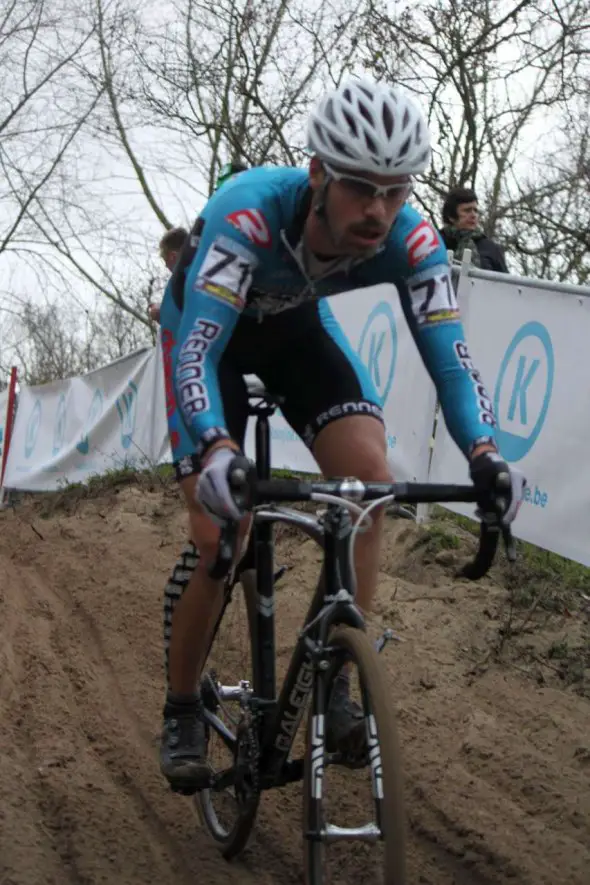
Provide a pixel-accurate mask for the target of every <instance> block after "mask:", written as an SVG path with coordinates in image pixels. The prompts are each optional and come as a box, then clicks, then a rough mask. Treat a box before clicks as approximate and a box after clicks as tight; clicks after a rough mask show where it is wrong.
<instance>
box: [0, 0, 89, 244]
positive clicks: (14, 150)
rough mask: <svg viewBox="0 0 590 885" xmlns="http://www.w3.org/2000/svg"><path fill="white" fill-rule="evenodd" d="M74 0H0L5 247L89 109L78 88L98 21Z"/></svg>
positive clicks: (0, 179) (0, 228)
mask: <svg viewBox="0 0 590 885" xmlns="http://www.w3.org/2000/svg"><path fill="white" fill-rule="evenodd" d="M81 13H82V10H81V9H80V5H79V4H78V7H77V9H76V7H74V4H73V3H72V2H68V0H51V2H48V0H20V2H18V3H17V2H15V0H0V59H1V63H2V72H3V85H2V91H1V93H0V170H1V174H0V209H1V211H0V217H1V221H0V255H1V254H2V252H4V251H5V250H7V249H8V248H18V246H19V237H20V238H21V240H20V242H21V243H22V242H23V241H24V240H25V239H26V230H23V228H26V224H27V220H28V214H29V211H30V209H31V207H32V205H33V203H34V201H35V200H36V199H39V198H40V197H41V196H43V198H47V194H48V186H49V184H50V182H51V180H52V178H53V176H54V175H55V173H56V170H57V169H58V168H59V166H60V164H61V163H62V162H63V160H64V157H65V155H66V153H67V151H68V149H69V147H70V146H71V144H72V142H73V140H74V139H75V138H76V137H77V135H78V133H79V131H80V128H81V126H82V125H83V123H84V121H85V120H86V119H87V117H88V114H89V113H91V111H92V109H93V107H94V106H95V103H96V97H95V96H93V95H91V96H87V95H84V94H81V93H80V92H79V91H77V90H75V89H74V88H73V79H74V78H75V76H76V68H77V65H79V64H81V63H83V61H84V58H85V56H86V54H87V52H88V51H89V41H90V38H91V34H92V25H91V24H90V23H89V22H88V20H85V18H84V16H83V15H82V14H81Z"/></svg>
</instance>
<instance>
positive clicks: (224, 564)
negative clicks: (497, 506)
mask: <svg viewBox="0 0 590 885" xmlns="http://www.w3.org/2000/svg"><path fill="white" fill-rule="evenodd" d="M229 484H230V486H231V488H232V489H233V490H234V492H235V494H236V497H237V498H238V497H239V499H240V503H241V504H242V505H243V506H244V510H252V509H253V508H254V507H256V506H258V505H260V504H273V503H297V502H302V501H313V500H314V499H315V498H316V496H317V495H333V496H335V497H337V498H342V500H343V501H347V500H348V501H354V502H355V503H356V504H360V503H363V502H364V503H368V502H370V501H376V500H378V499H379V498H384V497H385V496H389V495H392V496H394V497H395V500H396V502H397V503H398V504H443V503H446V504H448V503H459V502H461V503H465V504H469V503H476V502H477V491H476V489H475V487H474V486H473V485H448V484H444V483H420V482H394V483H386V482H367V483H363V482H361V481H360V480H358V479H354V478H349V479H332V480H321V481H318V482H312V481H309V480H299V479H270V480H261V479H258V477H257V476H256V471H255V468H254V465H252V463H251V462H250V461H248V460H247V459H246V458H244V457H243V456H241V455H238V456H236V458H235V459H234V462H233V464H232V466H231V467H230V476H229ZM500 536H502V540H503V542H504V545H505V548H506V555H507V557H508V560H509V561H510V562H514V560H515V559H516V550H515V546H514V539H513V537H512V532H511V531H510V527H509V526H502V525H501V524H500V522H499V520H498V519H494V518H493V515H492V518H491V519H490V516H489V515H487V516H486V517H482V520H481V523H480V536H479V546H478V549H477V552H476V554H475V557H474V558H473V560H471V562H468V563H467V564H466V565H465V566H463V568H462V569H461V572H460V574H461V576H463V577H465V578H468V579H469V580H470V581H477V580H479V578H482V577H483V576H484V575H485V574H486V573H487V572H488V570H489V569H490V567H491V565H492V563H493V561H494V557H495V555H496V551H497V548H498V543H499V540H500ZM237 537H238V525H237V523H235V522H228V523H226V524H225V525H224V526H223V527H222V529H221V536H220V540H219V548H218V555H217V558H216V560H215V562H214V564H213V565H212V566H211V567H210V569H209V574H210V575H211V577H212V578H215V579H221V578H223V577H225V575H227V573H228V572H229V569H230V568H231V564H232V562H233V559H234V555H235V548H236V543H237Z"/></svg>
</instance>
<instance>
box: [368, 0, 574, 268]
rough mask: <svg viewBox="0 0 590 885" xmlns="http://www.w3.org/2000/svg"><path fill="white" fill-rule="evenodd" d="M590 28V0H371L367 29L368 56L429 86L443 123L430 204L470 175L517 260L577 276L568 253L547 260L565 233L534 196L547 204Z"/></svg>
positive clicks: (428, 181) (386, 72) (434, 112)
mask: <svg viewBox="0 0 590 885" xmlns="http://www.w3.org/2000/svg"><path fill="white" fill-rule="evenodd" d="M589 34H590V3H588V0H520V2H516V3H513V4H507V3H505V2H503V0H435V2H433V3H423V4H418V5H417V6H412V8H411V9H406V10H405V11H404V12H403V13H402V14H400V15H399V16H398V17H392V16H391V15H390V14H389V10H388V6H387V4H386V3H380V2H375V3H373V4H372V10H371V14H370V16H369V17H368V19H367V21H366V22H365V28H364V30H363V42H364V45H365V46H366V53H367V54H366V61H367V63H368V64H369V65H370V66H371V67H372V68H373V69H374V70H375V71H376V73H377V74H378V75H381V76H387V77H389V78H392V79H396V80H398V81H401V82H402V83H404V84H405V85H406V86H407V87H409V88H410V89H412V90H413V91H414V92H416V93H417V94H418V95H419V96H420V97H421V99H422V102H423V104H424V106H425V107H426V108H427V110H428V114H429V119H430V122H431V125H432V127H433V130H434V132H435V133H436V137H437V148H436V152H435V157H434V162H433V164H432V168H431V170H430V172H429V174H428V176H427V177H426V178H425V181H424V184H425V187H424V188H423V189H422V190H421V191H420V196H421V198H422V202H423V205H424V206H425V207H426V208H429V209H430V211H431V212H432V213H433V214H434V215H435V216H437V215H438V212H439V207H440V203H441V202H442V200H441V198H442V196H443V194H444V193H445V192H446V191H447V189H448V188H449V187H450V186H453V185H456V184H474V185H475V187H476V189H477V191H478V194H479V195H480V201H481V202H482V204H483V206H484V209H485V216H484V217H485V233H487V234H488V235H489V236H492V237H498V238H500V239H503V240H505V241H506V243H507V245H509V246H510V247H511V248H510V254H511V256H512V258H513V266H514V265H516V268H517V269H520V270H523V271H526V272H529V273H533V274H535V273H536V274H537V275H541V274H542V273H544V272H547V271H548V270H549V269H551V273H552V274H553V275H554V276H556V277H557V278H562V277H568V278H570V279H571V278H572V273H573V274H574V278H580V274H577V271H575V269H574V268H573V267H572V266H571V263H569V262H567V261H566V262H564V261H555V260H552V261H551V260H548V254H547V250H551V249H553V248H556V247H557V246H558V245H559V242H558V241H557V240H555V239H552V238H551V237H549V238H548V237H547V231H545V230H543V228H542V226H541V227H539V226H538V225H537V224H536V222H534V221H533V218H534V216H533V214H531V212H530V206H531V205H532V204H534V203H536V202H537V198H538V200H540V202H541V203H543V200H545V203H544V205H545V206H546V205H547V204H546V198H547V195H548V191H547V188H548V185H549V182H548V176H547V174H546V173H544V172H542V171H541V170H542V169H543V167H544V166H546V165H547V164H549V165H552V163H553V157H552V151H553V147H554V144H555V138H557V137H558V133H559V131H560V124H561V121H562V119H563V114H564V112H565V109H567V108H573V107H578V109H580V108H581V107H583V106H584V103H585V101H586V98H587V89H586V90H584V85H583V84H584V80H585V76H586V75H587V64H588V60H589V58H588V52H587V50H586V51H585V50H584V46H585V41H586V40H587V38H588V35H589ZM384 46H388V47H392V46H395V47H396V52H395V53H393V54H392V53H391V52H384V51H383V47H384ZM584 91H585V92H586V94H585V95H584ZM551 130H553V131H551ZM539 135H542V136H544V139H542V140H541V143H539ZM547 136H549V137H547ZM572 171H573V170H571V169H570V174H569V175H566V178H568V180H569V186H570V188H571V187H572V186H573V185H574V179H575V176H572V174H571V172H572ZM562 172H563V170H562ZM549 177H550V178H551V176H549ZM581 186H582V183H581V181H580V180H578V181H577V184H576V185H575V187H577V188H578V190H579V189H580V187H581ZM549 190H551V188H549ZM569 196H570V199H571V196H572V194H571V189H570V194H569ZM527 207H529V208H528V209H527ZM521 210H523V211H521ZM525 217H526V221H525ZM536 217H537V219H538V221H539V222H541V224H544V223H545V222H544V221H543V220H542V213H541V214H537V216H536ZM561 232H562V234H564V233H565V230H564V229H563V228H562V229H561ZM562 240H563V237H562ZM562 245H563V243H562ZM580 273H581V274H582V276H583V275H584V274H585V271H584V270H583V269H581V271H580ZM576 274H577V275H576Z"/></svg>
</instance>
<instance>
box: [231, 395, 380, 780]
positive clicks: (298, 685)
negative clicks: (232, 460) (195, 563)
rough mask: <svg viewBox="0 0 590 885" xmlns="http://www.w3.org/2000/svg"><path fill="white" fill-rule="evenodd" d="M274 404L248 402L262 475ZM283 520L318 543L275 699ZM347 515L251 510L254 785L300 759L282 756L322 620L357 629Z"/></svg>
mask: <svg viewBox="0 0 590 885" xmlns="http://www.w3.org/2000/svg"><path fill="white" fill-rule="evenodd" d="M275 409H276V406H273V405H272V404H269V403H268V402H267V401H265V402H263V404H261V405H256V406H251V409H250V411H251V414H253V415H255V416H256V426H255V445H256V473H257V476H258V478H259V479H270V473H271V467H270V425H269V418H270V416H271V415H272V414H273V413H274V411H275ZM275 522H285V523H289V524H290V525H294V526H295V527H297V528H300V529H301V530H302V531H303V532H305V533H306V534H307V535H309V536H310V537H312V538H313V539H314V540H315V541H316V542H318V543H319V544H320V545H321V546H322V547H323V549H324V562H323V567H322V570H321V574H320V579H319V581H318V585H317V587H316V590H315V593H314V595H313V598H312V600H311V603H310V606H309V608H308V611H307V614H306V617H305V621H304V625H303V629H302V630H301V632H300V635H299V639H298V640H297V643H296V645H295V648H294V651H293V654H292V657H291V661H290V664H289V668H288V670H287V674H286V676H285V679H284V682H283V685H282V688H281V692H280V695H279V697H278V699H277V698H276V667H275V589H274V581H275V579H274V561H273V540H272V527H273V523H275ZM351 530H352V521H351V518H350V514H349V512H348V510H347V509H346V507H344V506H339V505H330V506H329V507H328V509H327V512H326V514H325V516H324V518H323V521H322V524H320V523H319V522H318V520H317V519H314V518H313V517H311V516H309V515H307V514H305V513H301V512H300V511H297V510H291V509H289V508H283V507H277V508H274V507H269V508H268V509H262V510H258V511H257V513H256V516H255V520H254V526H253V530H252V535H251V538H250V543H249V548H248V552H247V553H246V556H245V558H244V560H243V563H242V565H241V567H240V571H245V570H247V569H249V568H254V569H255V572H256V591H257V599H256V603H257V611H256V619H255V625H254V630H253V632H254V636H253V640H254V641H253V646H254V648H255V650H256V652H255V654H254V660H253V683H254V689H255V691H254V693H253V694H252V696H251V697H250V704H251V706H252V708H253V709H257V710H258V711H259V712H260V714H261V715H260V728H259V741H260V770H259V771H260V785H261V788H262V789H270V788H272V787H276V786H282V785H283V784H286V783H290V782H291V781H295V780H300V779H301V777H302V764H303V760H301V759H299V760H295V761H289V755H290V752H291V749H292V746H293V742H294V739H295V735H296V733H297V730H298V727H299V725H300V722H301V719H302V716H303V714H304V712H305V708H306V705H307V701H308V698H309V695H310V692H311V689H312V687H313V683H314V679H315V676H316V673H317V669H318V663H319V659H320V658H321V656H322V652H323V651H324V649H325V648H326V641H327V637H328V633H329V630H330V627H331V626H332V625H333V624H335V623H346V624H349V625H351V626H354V627H358V628H360V629H364V619H363V617H362V614H361V612H360V610H359V609H358V608H357V606H356V605H355V604H354V598H353V595H352V593H351V592H350V589H349V588H351V587H353V586H354V585H353V578H352V575H351V574H350V565H349V553H348V542H349V539H350V532H351Z"/></svg>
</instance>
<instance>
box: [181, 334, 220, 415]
mask: <svg viewBox="0 0 590 885" xmlns="http://www.w3.org/2000/svg"><path fill="white" fill-rule="evenodd" d="M220 333H221V326H220V325H219V324H218V323H213V322H211V320H197V322H196V323H195V326H194V328H193V329H192V331H191V333H190V335H189V336H188V338H187V339H186V341H185V342H184V344H183V345H182V349H181V351H180V355H179V357H178V365H177V367H176V379H177V386H178V392H179V399H180V407H181V408H182V411H183V412H184V414H185V415H186V416H187V418H188V419H189V421H190V419H191V418H192V417H193V416H194V415H198V414H200V413H201V412H205V411H207V409H208V408H209V396H208V394H207V388H206V386H205V358H206V356H207V353H208V352H209V349H210V347H211V345H212V344H213V342H214V341H215V340H216V339H217V338H218V337H219V335H220Z"/></svg>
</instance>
